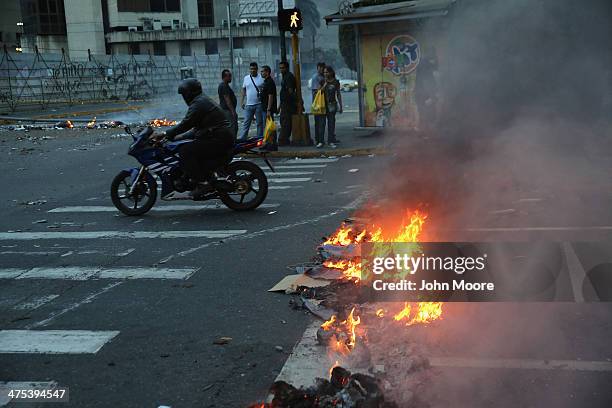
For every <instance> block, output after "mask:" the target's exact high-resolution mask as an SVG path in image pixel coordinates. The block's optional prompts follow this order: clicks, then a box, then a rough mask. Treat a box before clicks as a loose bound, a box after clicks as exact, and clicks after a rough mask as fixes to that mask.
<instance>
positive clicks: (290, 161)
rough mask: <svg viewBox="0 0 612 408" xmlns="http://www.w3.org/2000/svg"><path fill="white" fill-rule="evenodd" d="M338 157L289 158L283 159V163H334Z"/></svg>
mask: <svg viewBox="0 0 612 408" xmlns="http://www.w3.org/2000/svg"><path fill="white" fill-rule="evenodd" d="M337 161H338V158H334V159H330V158H320V159H290V160H287V161H284V162H283V163H284V164H321V163H334V162H337Z"/></svg>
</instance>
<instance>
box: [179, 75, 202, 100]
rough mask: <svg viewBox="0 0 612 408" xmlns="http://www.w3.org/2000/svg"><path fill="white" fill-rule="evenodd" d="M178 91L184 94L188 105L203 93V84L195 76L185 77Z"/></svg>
mask: <svg viewBox="0 0 612 408" xmlns="http://www.w3.org/2000/svg"><path fill="white" fill-rule="evenodd" d="M178 93H179V94H181V95H182V96H183V100H184V101H185V103H186V104H187V105H189V104H191V102H192V101H193V100H194V99H195V97H196V96H198V95H200V94H201V93H202V84H201V83H200V81H198V80H197V79H195V78H187V79H183V80H182V81H181V83H180V84H179V87H178Z"/></svg>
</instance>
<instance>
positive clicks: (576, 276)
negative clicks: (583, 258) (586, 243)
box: [561, 242, 597, 303]
mask: <svg viewBox="0 0 612 408" xmlns="http://www.w3.org/2000/svg"><path fill="white" fill-rule="evenodd" d="M561 248H562V249H563V253H564V255H565V263H566V265H567V270H568V273H569V276H570V281H571V283H572V291H573V292H574V300H575V301H576V302H577V303H584V301H585V299H584V294H585V293H586V294H587V297H588V298H589V299H597V293H596V292H595V288H593V285H591V281H590V280H589V279H587V276H586V272H585V271H584V267H583V266H582V263H580V260H579V259H578V256H577V255H576V252H574V248H572V244H570V243H569V242H562V243H561Z"/></svg>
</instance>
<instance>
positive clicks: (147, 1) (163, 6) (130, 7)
mask: <svg viewBox="0 0 612 408" xmlns="http://www.w3.org/2000/svg"><path fill="white" fill-rule="evenodd" d="M117 10H118V11H120V12H124V11H128V12H137V13H143V12H149V11H152V12H157V13H176V12H180V11H181V0H117Z"/></svg>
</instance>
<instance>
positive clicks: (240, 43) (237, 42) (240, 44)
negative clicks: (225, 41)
mask: <svg viewBox="0 0 612 408" xmlns="http://www.w3.org/2000/svg"><path fill="white" fill-rule="evenodd" d="M232 42H233V43H234V49H235V50H241V49H243V48H244V38H232Z"/></svg>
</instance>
